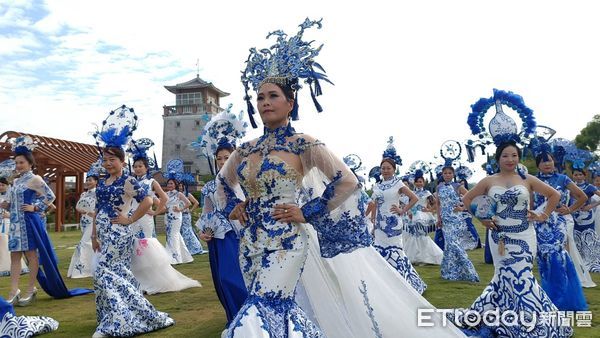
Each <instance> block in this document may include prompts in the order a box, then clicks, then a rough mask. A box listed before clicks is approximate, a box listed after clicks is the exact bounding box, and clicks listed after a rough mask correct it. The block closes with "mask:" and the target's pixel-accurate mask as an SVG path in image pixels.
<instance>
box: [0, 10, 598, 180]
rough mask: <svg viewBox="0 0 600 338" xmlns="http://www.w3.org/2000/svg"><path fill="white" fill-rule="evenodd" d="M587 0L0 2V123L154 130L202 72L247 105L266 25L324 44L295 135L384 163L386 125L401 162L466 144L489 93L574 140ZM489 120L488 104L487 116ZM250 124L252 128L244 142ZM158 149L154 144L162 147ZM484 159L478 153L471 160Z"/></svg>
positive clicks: (157, 133) (585, 90) (591, 35)
mask: <svg viewBox="0 0 600 338" xmlns="http://www.w3.org/2000/svg"><path fill="white" fill-rule="evenodd" d="M599 6H600V5H596V2H595V1H569V2H562V1H560V2H559V1H512V0H510V1H502V2H499V1H481V0H478V1H460V0H458V1H379V0H373V1H345V2H339V1H337V2H333V1H329V2H326V1H322V0H321V1H306V0H303V1H298V2H291V1H270V0H263V1H225V0H220V1H179V0H169V1H123V0H119V1H113V0H102V1H76V0H73V1H70V0H62V1H58V0H56V1H41V0H0V116H1V118H0V132H3V131H6V130H16V131H23V132H28V133H34V134H40V135H45V136H50V137H59V138H64V139H67V140H73V141H79V142H86V143H92V142H93V140H92V137H91V136H90V135H89V133H90V132H91V131H92V130H93V128H94V127H93V124H94V123H100V122H101V121H102V119H103V118H104V117H105V115H106V114H107V112H108V111H109V110H111V109H114V108H116V107H118V106H120V105H121V104H127V105H128V106H132V107H134V108H135V109H136V112H137V113H138V115H139V116H140V129H139V132H138V134H137V135H136V138H140V137H150V138H152V139H154V140H155V142H156V143H157V144H159V145H160V143H161V141H162V117H161V116H162V106H163V105H171V104H174V103H175V102H174V101H175V98H174V95H173V94H171V93H169V92H167V91H166V90H165V89H164V88H163V85H173V84H176V83H179V82H183V81H187V80H190V79H192V78H193V77H194V76H195V74H196V60H197V59H199V64H200V77H201V78H203V79H204V80H207V81H211V82H213V83H214V84H215V85H216V86H217V87H219V88H220V89H222V90H224V91H226V92H229V93H231V95H230V96H229V97H227V98H225V100H224V101H223V102H222V105H223V106H226V105H227V104H228V103H233V104H234V110H241V109H242V108H243V107H244V102H243V100H242V97H243V90H242V86H241V84H240V83H239V75H240V70H241V69H242V68H243V61H244V60H245V59H246V57H247V55H248V48H250V47H253V46H257V47H266V46H268V45H269V43H267V42H266V40H265V39H264V38H265V36H266V33H267V32H269V31H272V30H275V29H283V30H285V31H286V32H289V33H291V34H295V32H296V29H297V25H298V24H299V23H301V22H302V21H303V20H304V18H306V17H310V18H323V24H324V25H323V29H321V30H319V31H311V32H310V33H307V34H306V36H307V37H308V38H311V39H315V40H316V41H318V42H323V43H325V46H324V48H323V50H322V52H321V57H320V59H319V62H320V63H321V64H322V65H323V66H324V67H325V69H326V70H327V73H328V75H329V77H330V78H331V79H332V80H333V81H334V82H335V86H324V88H323V91H324V95H323V96H322V97H321V98H320V102H321V104H322V105H323V107H324V109H325V111H324V112H323V113H322V114H317V113H316V111H315V110H314V108H313V106H312V103H311V101H310V95H309V93H308V91H307V90H306V91H305V92H303V93H301V94H300V96H301V98H300V118H301V121H298V122H297V123H296V124H295V126H296V129H297V130H300V131H303V132H306V133H309V134H312V135H314V136H316V137H318V138H320V139H321V140H323V141H325V142H326V143H327V144H328V145H329V146H330V147H331V148H332V149H333V150H334V151H335V152H336V153H337V154H338V155H340V156H343V155H346V154H349V153H356V154H358V155H359V156H361V157H362V158H363V161H364V164H365V166H367V167H371V166H374V165H376V164H377V163H378V161H379V159H380V156H381V152H382V151H383V149H384V148H385V145H386V140H387V138H388V136H394V137H395V139H396V147H397V149H398V152H399V153H400V155H401V156H402V157H403V160H404V163H405V165H404V167H403V169H407V168H408V164H410V163H411V162H412V161H415V160H417V159H422V160H426V161H431V160H434V155H436V154H438V153H439V148H440V145H441V144H442V143H443V142H444V141H446V140H452V139H454V140H459V141H463V140H465V139H467V138H468V137H469V136H470V135H469V130H468V126H467V124H466V117H467V114H468V113H469V111H470V105H471V104H472V103H474V102H475V101H476V100H477V99H478V98H480V97H489V96H491V94H492V88H500V89H505V90H511V91H513V92H516V93H518V94H520V95H522V96H523V97H524V99H525V102H526V104H527V105H528V106H529V107H530V108H532V109H533V110H534V111H535V117H536V119H537V121H538V123H539V124H543V125H547V126H550V127H553V128H555V129H556V130H557V131H558V133H557V136H558V137H565V138H569V139H572V138H574V137H575V135H577V133H578V132H579V131H580V130H581V129H582V128H583V127H584V126H585V125H586V123H587V122H589V121H590V120H591V119H592V117H593V115H594V114H597V113H600V111H599V109H598V108H599V107H600V100H599V99H598V93H599V92H600V83H599V79H600V65H599V62H600V61H599V60H600V45H599V44H598V43H597V42H598V41H599V36H598V35H599V34H600V21H599V20H597V13H598V7H599ZM489 115H490V117H491V114H489ZM259 134H260V131H259V130H256V131H252V132H250V133H249V136H248V137H249V138H250V137H255V136H257V135H259ZM157 155H158V156H160V146H159V147H158V149H157ZM480 160H483V158H480Z"/></svg>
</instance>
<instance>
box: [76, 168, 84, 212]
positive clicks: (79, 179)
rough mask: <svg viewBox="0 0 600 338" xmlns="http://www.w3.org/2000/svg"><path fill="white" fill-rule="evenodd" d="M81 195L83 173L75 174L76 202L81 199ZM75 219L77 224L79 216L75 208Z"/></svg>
mask: <svg viewBox="0 0 600 338" xmlns="http://www.w3.org/2000/svg"><path fill="white" fill-rule="evenodd" d="M82 193H83V173H77V185H76V194H77V200H78V201H79V198H80V197H81V194H82ZM75 205H77V202H75ZM75 219H76V220H77V222H78V223H79V221H80V220H81V215H80V214H79V211H77V208H75Z"/></svg>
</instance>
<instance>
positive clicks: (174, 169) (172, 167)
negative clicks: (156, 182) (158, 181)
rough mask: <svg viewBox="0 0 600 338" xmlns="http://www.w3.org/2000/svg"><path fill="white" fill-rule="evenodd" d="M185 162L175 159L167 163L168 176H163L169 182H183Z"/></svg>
mask: <svg viewBox="0 0 600 338" xmlns="http://www.w3.org/2000/svg"><path fill="white" fill-rule="evenodd" d="M184 174H185V172H184V170H183V160H182V159H180V158H175V159H172V160H169V162H167V170H166V175H164V174H163V176H164V177H165V178H166V179H168V180H176V181H178V182H179V181H182V180H183V178H184Z"/></svg>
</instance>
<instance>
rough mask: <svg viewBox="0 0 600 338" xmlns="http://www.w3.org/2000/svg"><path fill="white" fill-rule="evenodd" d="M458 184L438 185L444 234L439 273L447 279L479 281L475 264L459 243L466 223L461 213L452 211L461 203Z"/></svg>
mask: <svg viewBox="0 0 600 338" xmlns="http://www.w3.org/2000/svg"><path fill="white" fill-rule="evenodd" d="M458 185H459V183H452V184H446V183H442V184H440V185H438V199H439V201H440V208H441V210H440V213H441V216H442V232H443V234H444V258H443V259H442V267H441V274H442V278H443V279H447V280H465V281H470V282H479V275H478V274H477V271H476V270H475V266H474V265H473V263H472V262H471V260H470V259H469V256H467V253H466V251H465V249H464V248H463V247H462V246H461V244H460V237H461V236H462V235H463V234H464V232H465V228H466V223H465V221H464V219H463V215H462V213H461V212H455V211H454V208H455V207H456V206H458V205H459V204H460V203H461V201H460V198H459V196H458V192H457V187H458Z"/></svg>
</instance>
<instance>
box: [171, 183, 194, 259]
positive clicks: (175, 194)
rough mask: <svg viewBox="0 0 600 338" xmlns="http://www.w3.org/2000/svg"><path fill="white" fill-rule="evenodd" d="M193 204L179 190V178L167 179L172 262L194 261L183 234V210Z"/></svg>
mask: <svg viewBox="0 0 600 338" xmlns="http://www.w3.org/2000/svg"><path fill="white" fill-rule="evenodd" d="M190 205H191V203H190V201H189V200H188V199H187V198H186V197H185V195H184V194H182V193H181V192H179V191H178V190H177V180H175V179H174V178H170V179H169V180H168V181H167V213H166V216H165V220H166V223H167V245H166V248H167V252H168V253H169V256H171V264H182V263H189V262H192V261H194V258H193V257H192V255H191V254H190V252H189V250H188V248H187V246H186V245H185V242H184V241H183V237H182V236H181V223H182V220H183V218H182V217H183V216H182V212H183V210H185V209H186V208H189V207H190Z"/></svg>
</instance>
